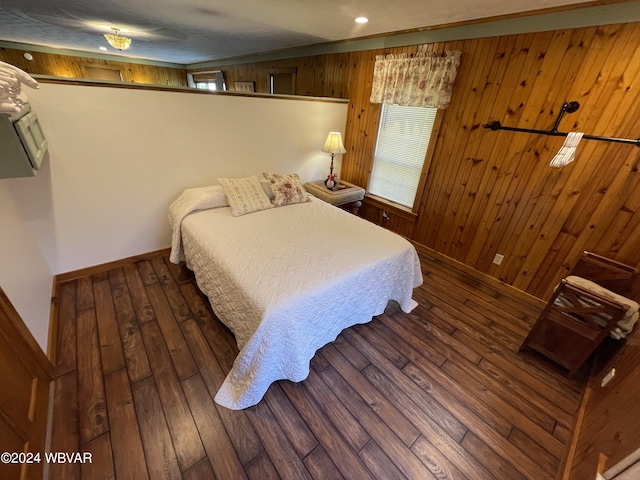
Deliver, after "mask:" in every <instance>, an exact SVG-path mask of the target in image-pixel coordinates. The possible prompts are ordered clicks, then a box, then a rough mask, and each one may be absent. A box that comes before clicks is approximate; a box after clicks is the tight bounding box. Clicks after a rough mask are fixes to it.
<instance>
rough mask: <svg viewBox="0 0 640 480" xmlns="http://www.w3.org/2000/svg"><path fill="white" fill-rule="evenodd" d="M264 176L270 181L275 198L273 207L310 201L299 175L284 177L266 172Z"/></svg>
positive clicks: (293, 174)
mask: <svg viewBox="0 0 640 480" xmlns="http://www.w3.org/2000/svg"><path fill="white" fill-rule="evenodd" d="M262 176H263V177H264V178H266V179H267V180H268V181H269V184H270V186H271V191H272V192H273V196H274V199H273V205H274V206H275V207H282V206H284V205H291V204H293V203H303V202H308V201H309V195H308V194H307V191H306V190H305V189H304V186H303V185H302V183H301V182H300V177H299V176H298V174H297V173H292V174H290V175H283V174H280V173H266V172H264V173H263V174H262Z"/></svg>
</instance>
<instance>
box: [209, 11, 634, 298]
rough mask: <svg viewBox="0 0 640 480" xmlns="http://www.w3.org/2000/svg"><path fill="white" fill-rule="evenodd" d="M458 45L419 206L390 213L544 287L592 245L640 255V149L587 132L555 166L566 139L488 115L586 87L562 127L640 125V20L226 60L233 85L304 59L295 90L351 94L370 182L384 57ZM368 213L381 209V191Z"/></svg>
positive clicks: (450, 248)
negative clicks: (374, 80) (376, 67)
mask: <svg viewBox="0 0 640 480" xmlns="http://www.w3.org/2000/svg"><path fill="white" fill-rule="evenodd" d="M452 49H459V50H461V51H462V62H461V65H460V68H459V71H458V76H457V79H456V83H455V87H454V88H455V90H454V94H453V99H452V102H451V105H450V107H449V109H448V110H446V111H444V112H443V113H442V119H441V120H442V124H441V126H440V129H439V131H438V132H437V137H436V138H435V141H436V144H435V148H434V155H433V160H432V162H431V164H430V165H429V166H428V167H427V168H426V169H425V171H424V172H423V184H422V185H423V186H424V190H423V192H422V195H421V196H420V197H419V198H417V201H416V206H415V208H414V211H415V213H416V214H417V216H415V218H414V217H412V216H411V215H406V214H405V213H404V212H401V211H398V210H394V209H393V208H388V210H389V213H390V219H389V221H388V222H387V223H386V225H385V226H386V227H388V228H392V229H393V230H395V231H397V232H399V233H401V234H403V235H405V236H407V237H409V238H411V239H413V240H415V241H417V242H419V243H421V244H423V245H426V246H427V247H430V248H432V249H434V250H436V251H438V252H440V253H442V254H445V255H447V256H449V257H451V258H453V259H455V260H458V261H460V262H463V263H464V264H466V265H469V266H471V267H473V268H475V269H477V270H479V271H481V272H484V273H487V274H489V275H491V276H493V277H495V278H498V279H500V280H502V281H504V282H506V283H508V284H510V285H513V286H514V287H516V288H518V289H520V290H523V291H526V292H528V293H530V294H532V295H534V296H536V297H539V298H543V299H546V298H548V296H549V295H550V292H551V290H552V288H553V286H554V285H555V284H556V283H557V282H558V280H559V279H560V278H561V277H562V276H564V275H566V273H567V272H568V271H569V270H570V269H571V267H572V266H573V264H574V263H575V261H576V260H577V258H578V257H579V256H580V254H581V252H582V251H583V250H590V251H593V252H596V253H598V254H601V255H604V256H607V257H609V258H613V259H616V260H618V261H622V262H625V263H629V264H632V265H640V188H638V187H639V183H640V175H639V173H638V163H639V162H640V148H637V147H634V146H632V145H618V144H613V143H604V142H596V141H589V140H583V141H582V142H581V144H580V146H579V148H578V155H577V160H576V161H575V162H574V163H572V164H571V165H569V166H567V167H565V168H562V169H554V168H551V167H549V166H548V165H549V162H550V160H551V159H552V158H553V156H554V155H555V153H556V152H557V151H558V149H559V148H560V146H561V145H562V143H563V140H564V138H562V137H546V136H539V135H529V134H522V133H512V132H505V131H501V132H493V131H489V130H486V129H484V128H483V127H482V125H483V124H484V123H488V122H489V121H492V120H500V121H501V122H502V124H503V125H507V126H519V127H527V128H538V129H549V128H551V127H552V126H553V123H554V121H555V118H556V116H557V113H558V111H559V109H560V107H561V106H562V104H563V103H564V102H565V101H572V100H576V101H579V102H580V104H581V108H580V109H579V110H578V111H577V112H576V113H573V114H570V115H569V114H568V115H566V116H565V117H564V119H563V120H562V123H561V124H560V128H559V130H561V131H571V130H575V131H583V132H585V133H589V134H593V135H601V136H615V137H625V138H638V137H640V122H639V121H638V118H639V113H640V102H639V100H640V98H639V93H638V92H640V24H638V23H629V24H620V25H609V26H601V27H588V28H576V29H569V30H561V31H550V32H540V33H530V34H522V35H508V36H500V37H491V38H480V39H470V40H461V41H454V42H445V43H436V44H429V45H422V46H410V47H402V48H389V49H384V50H382V49H380V50H369V51H363V52H352V53H340V54H332V55H320V56H314V57H305V58H299V59H290V60H280V61H271V62H261V63H253V64H243V65H230V66H221V67H216V68H220V69H221V70H223V71H224V72H225V76H226V79H227V85H229V86H231V88H232V85H233V81H235V80H241V81H255V82H256V90H257V91H260V92H266V91H268V74H269V72H272V71H277V70H278V69H291V68H295V69H296V72H297V75H296V93H297V94H301V95H315V96H337V97H344V98H349V99H350V105H349V114H348V119H347V127H346V131H345V132H344V137H345V145H346V146H347V150H348V152H347V153H346V154H345V155H344V156H343V162H342V170H341V175H342V178H344V179H345V180H347V181H350V182H353V183H356V184H358V185H361V186H363V187H366V185H367V181H368V177H369V172H370V168H371V159H372V154H373V149H374V146H375V137H376V133H377V122H378V117H379V111H380V106H379V105H374V104H371V103H370V102H369V96H370V92H371V77H372V71H373V64H374V61H375V56H376V55H378V54H385V53H400V52H408V53H415V52H418V51H421V50H427V51H435V52H440V51H443V50H452ZM361 215H363V216H365V217H366V218H369V219H372V220H374V221H378V220H380V219H381V217H382V216H381V212H380V209H379V208H378V207H377V206H375V205H374V204H372V203H369V202H366V203H365V205H363V208H362V209H361ZM496 253H501V254H503V255H504V256H505V259H504V261H503V263H502V265H501V266H496V265H494V264H493V263H492V260H493V257H494V255H495V254H496ZM639 292H640V287H639V288H638V289H636V294H637V293H639ZM636 297H637V295H636Z"/></svg>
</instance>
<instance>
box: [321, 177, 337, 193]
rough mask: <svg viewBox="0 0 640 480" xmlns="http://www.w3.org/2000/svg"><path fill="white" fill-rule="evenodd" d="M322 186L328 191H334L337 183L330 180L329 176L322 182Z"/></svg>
mask: <svg viewBox="0 0 640 480" xmlns="http://www.w3.org/2000/svg"><path fill="white" fill-rule="evenodd" d="M324 186H325V187H327V188H328V189H329V190H334V189H335V188H336V187H337V186H338V181H337V180H334V179H332V178H331V177H330V176H329V177H327V179H326V180H325V181H324Z"/></svg>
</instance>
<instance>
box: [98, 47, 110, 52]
mask: <svg viewBox="0 0 640 480" xmlns="http://www.w3.org/2000/svg"><path fill="white" fill-rule="evenodd" d="M98 50H102V51H103V52H106V51H107V50H108V48H107V47H98Z"/></svg>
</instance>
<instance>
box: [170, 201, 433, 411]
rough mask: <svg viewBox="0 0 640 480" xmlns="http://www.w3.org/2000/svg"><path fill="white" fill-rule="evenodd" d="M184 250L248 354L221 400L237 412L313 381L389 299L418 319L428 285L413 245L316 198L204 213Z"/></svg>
mask: <svg viewBox="0 0 640 480" xmlns="http://www.w3.org/2000/svg"><path fill="white" fill-rule="evenodd" d="M177 223H178V224H180V222H177ZM182 242H183V248H184V253H185V257H186V259H187V266H188V267H189V268H190V269H191V270H193V271H194V273H195V276H196V280H197V282H198V286H199V287H200V289H201V290H202V291H203V292H204V293H205V295H207V297H208V298H209V301H210V302H211V305H212V307H213V309H214V311H215V313H216V315H217V316H218V318H220V320H221V321H222V322H224V323H225V324H226V325H227V326H228V327H229V328H230V329H231V331H232V332H233V333H234V335H235V336H236V341H237V343H238V348H239V349H240V353H239V355H238V357H237V358H236V360H235V362H234V365H233V368H232V370H231V371H230V372H229V374H228V376H227V378H226V379H225V381H224V383H223V385H222V387H221V388H220V390H219V391H218V393H217V395H216V397H215V400H216V402H217V403H219V404H220V405H223V406H225V407H227V408H231V409H242V408H246V407H249V406H252V405H255V404H256V403H258V402H259V401H260V399H261V398H262V397H263V395H264V394H265V393H266V391H267V389H268V388H269V385H270V384H271V383H273V382H274V381H276V380H280V379H289V380H292V381H294V382H298V381H301V380H303V379H305V378H306V377H307V375H308V374H309V361H310V360H311V359H312V358H313V356H314V354H315V352H316V350H317V349H319V348H320V347H322V346H323V345H325V344H327V343H329V342H331V341H333V340H335V338H336V337H337V336H338V334H339V333H340V332H341V331H342V330H343V329H344V328H346V327H349V326H351V325H354V324H357V323H365V322H368V321H370V320H371V318H372V317H373V316H374V315H379V314H381V313H382V312H383V311H384V308H385V306H386V305H387V303H388V301H389V300H396V301H397V302H398V303H399V304H400V307H401V308H402V310H404V311H405V312H408V311H410V310H411V309H412V308H413V307H414V306H415V305H416V304H415V302H414V301H413V300H412V299H411V295H412V292H413V289H414V288H415V287H417V286H419V285H420V284H421V283H422V273H421V270H420V261H419V258H418V255H417V253H416V251H415V249H414V247H413V245H411V244H410V243H409V242H408V241H407V240H405V239H404V238H402V237H400V236H399V235H396V234H394V233H392V232H389V231H387V230H384V229H382V228H380V227H378V226H376V225H373V224H371V223H369V222H367V221H365V220H362V219H360V218H358V217H356V216H354V215H351V214H349V213H347V212H344V211H343V210H340V209H338V208H336V207H333V206H331V205H329V204H326V203H324V202H322V201H320V200H317V199H315V198H312V201H310V202H307V203H302V204H295V205H289V206H286V207H280V208H272V209H268V210H263V211H260V212H254V213H251V214H248V215H244V216H241V217H233V216H232V215H231V211H230V208H229V207H222V208H214V209H210V210H202V211H197V212H194V213H192V214H190V215H188V216H186V218H184V220H183V221H182Z"/></svg>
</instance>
